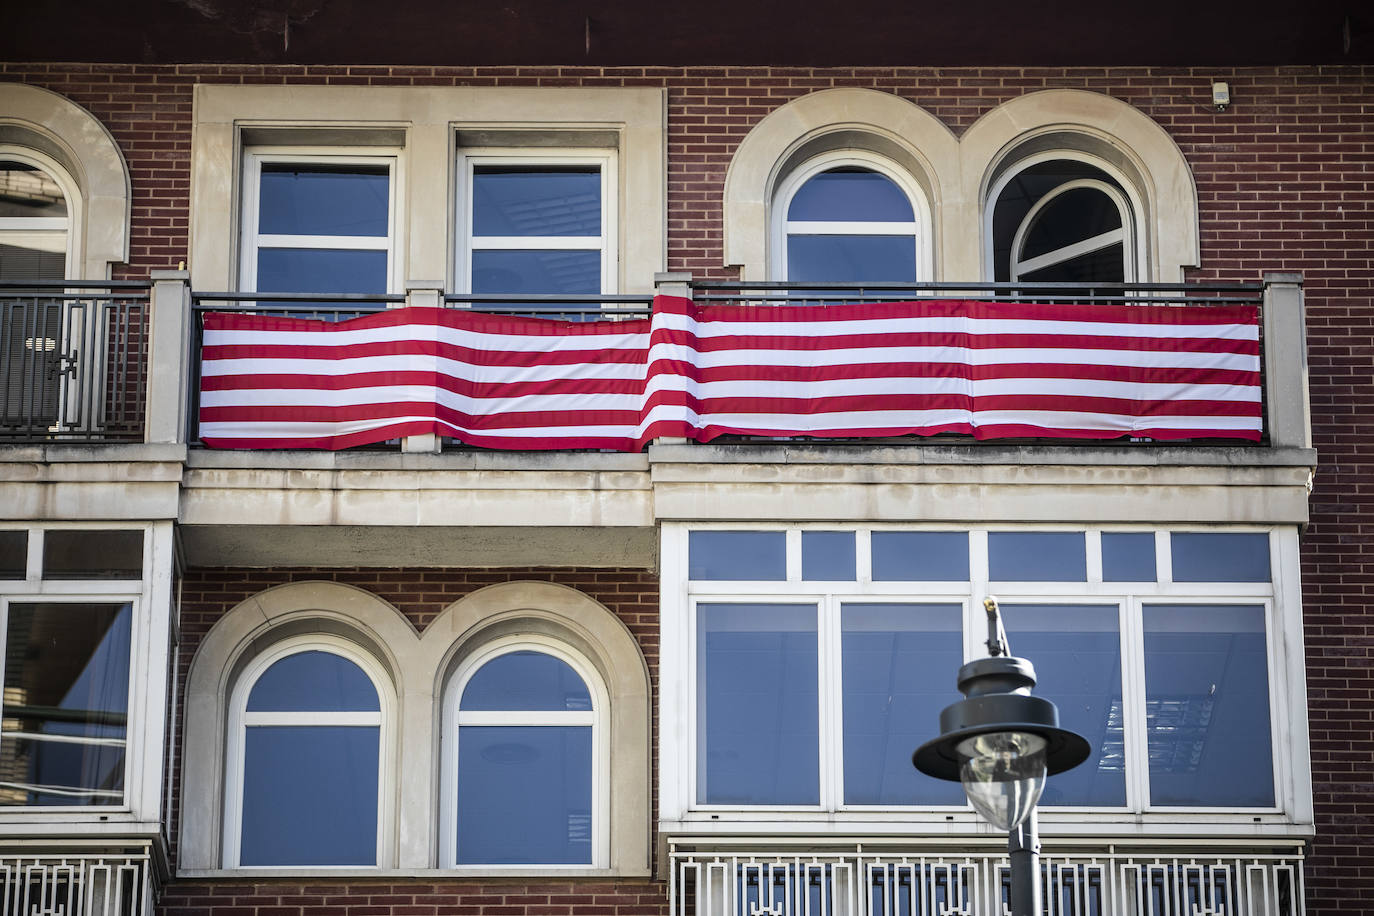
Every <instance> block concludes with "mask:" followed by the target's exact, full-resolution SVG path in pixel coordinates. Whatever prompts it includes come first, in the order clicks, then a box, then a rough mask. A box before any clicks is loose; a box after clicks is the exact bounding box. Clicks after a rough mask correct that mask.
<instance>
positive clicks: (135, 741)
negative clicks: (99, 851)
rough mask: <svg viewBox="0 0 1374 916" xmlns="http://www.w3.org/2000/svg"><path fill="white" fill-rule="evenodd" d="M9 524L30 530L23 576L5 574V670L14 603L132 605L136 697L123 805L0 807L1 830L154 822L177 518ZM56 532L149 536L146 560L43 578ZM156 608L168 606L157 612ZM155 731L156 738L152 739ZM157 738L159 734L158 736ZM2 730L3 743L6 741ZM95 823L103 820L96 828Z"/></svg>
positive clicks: (132, 696)
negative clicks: (131, 569)
mask: <svg viewBox="0 0 1374 916" xmlns="http://www.w3.org/2000/svg"><path fill="white" fill-rule="evenodd" d="M0 527H3V528H4V529H5V530H9V531H14V530H23V531H27V532H28V544H27V554H26V557H25V572H24V577H23V579H0V675H3V658H4V655H3V651H4V641H5V640H6V639H7V638H8V634H9V616H8V615H9V606H10V605H11V604H35V603H44V604H60V603H83V604H92V603H94V604H125V603H128V604H130V605H131V608H130V613H131V614H132V620H131V621H130V632H129V651H130V657H129V686H128V689H129V695H128V700H127V706H126V709H127V712H126V715H127V719H126V724H125V728H124V748H125V752H124V797H123V799H122V801H121V803H120V804H117V805H70V806H67V805H61V806H59V805H40V806H27V805H12V806H9V805H7V806H4V807H0V835H9V834H13V833H15V832H16V831H17V832H18V833H19V834H20V835H24V833H25V831H31V830H32V829H33V824H34V822H36V821H44V822H48V821H51V822H56V823H60V824H68V825H71V824H83V825H85V826H83V828H82V829H105V828H111V827H112V828H114V829H128V828H127V827H126V826H125V825H127V824H129V823H140V824H141V823H150V822H151V823H153V824H154V825H156V821H157V819H158V817H159V814H158V812H159V810H160V805H161V798H160V793H161V785H162V770H161V766H162V761H163V757H164V744H163V740H162V729H163V726H164V724H165V721H166V720H165V716H166V711H167V710H166V695H165V692H164V691H165V690H166V689H167V684H168V677H167V675H168V669H167V663H168V658H169V647H170V642H171V641H170V628H169V621H170V614H169V613H168V611H167V610H166V608H167V607H168V605H169V603H170V601H171V554H172V550H173V546H172V526H171V523H170V522H168V523H158V524H152V525H148V524H128V523H122V522H104V523H81V522H68V523H47V524H43V525H20V524H8V525H4V526H0ZM54 530H99V531H109V530H121V531H141V532H142V534H143V566H142V570H141V573H140V575H139V576H138V577H136V578H129V579H44V578H43V543H44V539H45V536H46V534H47V532H49V531H54ZM157 608H162V610H161V611H160V612H159V611H155V609H157ZM150 736H151V737H150ZM153 739H155V740H153ZM3 740H4V738H3V736H0V741H3ZM92 823H99V824H101V825H103V827H102V828H94V827H92V826H91V825H92Z"/></svg>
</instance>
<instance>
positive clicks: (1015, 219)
mask: <svg viewBox="0 0 1374 916" xmlns="http://www.w3.org/2000/svg"><path fill="white" fill-rule="evenodd" d="M1082 178H1091V179H1095V180H1097V181H1102V182H1106V183H1107V184H1109V185H1111V186H1113V187H1116V188H1120V187H1121V186H1120V185H1119V184H1118V183H1117V182H1116V181H1115V180H1114V179H1113V178H1112V177H1111V176H1110V175H1108V174H1107V173H1106V172H1104V171H1102V170H1101V169H1099V168H1096V167H1094V166H1091V165H1089V164H1088V163H1086V162H1080V161H1078V160H1074V159H1056V160H1052V161H1050V162H1041V163H1037V164H1036V165H1032V166H1031V167H1029V168H1027V169H1023V170H1021V171H1020V172H1017V173H1016V174H1015V175H1014V176H1013V177H1012V179H1011V180H1010V181H1009V182H1008V183H1007V185H1006V187H1005V188H1003V189H1002V192H1001V194H999V195H998V198H997V203H996V205H995V207H994V208H993V219H992V224H993V230H992V235H993V265H994V277H993V279H995V280H1003V281H1005V280H1010V279H1011V261H1012V258H1013V252H1012V241H1013V239H1014V238H1015V237H1016V232H1017V230H1018V229H1019V228H1020V227H1021V224H1022V223H1023V222H1024V221H1025V219H1026V216H1027V214H1029V213H1030V210H1031V207H1033V206H1034V205H1035V204H1036V202H1037V201H1039V200H1040V199H1041V198H1043V197H1044V196H1045V195H1046V194H1048V193H1050V192H1051V191H1053V190H1054V189H1055V188H1058V187H1060V186H1061V185H1063V184H1065V183H1067V182H1070V181H1075V180H1078V179H1082ZM1103 231H1105V230H1103ZM1075 232H1077V230H1075ZM1091 234H1095V233H1092V232H1091V231H1090V230H1089V231H1086V232H1084V233H1083V234H1079V235H1078V237H1077V238H1075V239H1072V240H1071V241H1081V240H1082V239H1085V238H1087V237H1088V236H1089V235H1091ZM1066 244H1067V243H1066ZM1055 247H1058V246H1055ZM1112 257H1114V260H1115V264H1114V266H1113V264H1112V258H1111V257H1104V258H1103V259H1102V260H1103V261H1104V263H1103V264H1100V265H1098V266H1100V267H1103V268H1105V269H1106V271H1107V272H1108V275H1091V276H1080V277H1072V278H1070V277H1065V278H1064V279H1083V280H1101V281H1108V280H1111V279H1113V277H1112V276H1111V274H1115V275H1116V276H1115V279H1116V280H1118V281H1119V280H1120V279H1121V276H1120V274H1121V271H1122V248H1121V246H1120V245H1118V246H1116V247H1115V249H1113V256H1112ZM1049 270H1051V271H1052V270H1054V268H1050V269H1049ZM1090 273H1096V271H1093V272H1090ZM1035 276H1036V277H1038V278H1040V279H1043V280H1050V279H1055V278H1052V277H1049V276H1041V274H1040V273H1038V272H1037V273H1036V274H1035Z"/></svg>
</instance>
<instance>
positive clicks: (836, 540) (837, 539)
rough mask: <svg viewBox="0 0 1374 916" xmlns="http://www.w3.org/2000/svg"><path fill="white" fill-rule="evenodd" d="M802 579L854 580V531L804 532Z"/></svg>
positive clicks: (824, 580)
mask: <svg viewBox="0 0 1374 916" xmlns="http://www.w3.org/2000/svg"><path fill="white" fill-rule="evenodd" d="M801 537H802V578H803V579H807V580H810V581H812V582H853V581H854V580H855V578H857V577H856V576H855V574H854V532H852V531H803V532H802V536H801Z"/></svg>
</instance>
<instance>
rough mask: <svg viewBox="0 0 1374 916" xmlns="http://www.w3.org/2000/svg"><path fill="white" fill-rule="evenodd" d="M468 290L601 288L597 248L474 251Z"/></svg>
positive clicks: (572, 291)
mask: <svg viewBox="0 0 1374 916" xmlns="http://www.w3.org/2000/svg"><path fill="white" fill-rule="evenodd" d="M472 291H473V292H474V293H524V294H545V295H560V294H563V295H578V296H580V295H594V294H596V293H599V292H601V252H600V251H549V250H537V249H531V250H517V251H474V252H473V253H472Z"/></svg>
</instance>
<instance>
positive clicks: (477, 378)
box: [200, 356, 648, 382]
mask: <svg viewBox="0 0 1374 916" xmlns="http://www.w3.org/2000/svg"><path fill="white" fill-rule="evenodd" d="M647 368H648V367H647V364H645V363H638V362H636V363H620V362H614V363H612V362H606V363H601V362H586V363H572V364H568V365H561V364H556V363H543V364H540V365H536V366H482V365H474V364H472V363H465V362H462V361H459V360H452V359H436V358H435V357H432V356H358V357H352V358H349V359H289V358H283V359H270V358H269V359H263V358H249V359H211V360H206V361H205V363H204V364H203V365H202V368H201V373H200V374H201V376H202V377H205V378H212V377H216V378H217V377H226V376H245V377H253V376H263V375H325V376H333V377H339V376H345V375H354V374H359V373H373V372H438V373H440V374H442V375H447V376H451V377H453V378H465V379H468V380H471V381H474V382H492V381H497V382H507V381H522V382H523V381H556V380H558V379H584V378H585V379H592V378H597V379H636V380H637V379H642V378H644V373H645V371H646V370H647Z"/></svg>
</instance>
